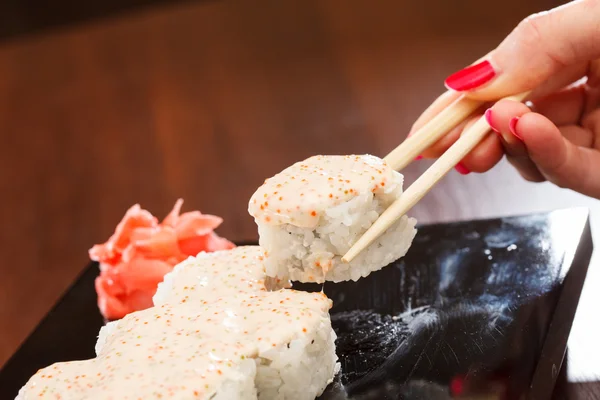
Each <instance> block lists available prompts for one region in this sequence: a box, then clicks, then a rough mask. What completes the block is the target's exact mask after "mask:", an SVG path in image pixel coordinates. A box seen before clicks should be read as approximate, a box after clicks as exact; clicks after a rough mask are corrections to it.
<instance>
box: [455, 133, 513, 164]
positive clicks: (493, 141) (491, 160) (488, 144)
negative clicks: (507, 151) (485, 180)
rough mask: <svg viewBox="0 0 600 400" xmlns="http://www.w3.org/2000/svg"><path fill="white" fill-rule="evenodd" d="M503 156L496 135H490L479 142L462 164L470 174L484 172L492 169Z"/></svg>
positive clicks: (500, 144)
mask: <svg viewBox="0 0 600 400" xmlns="http://www.w3.org/2000/svg"><path fill="white" fill-rule="evenodd" d="M503 156H504V150H503V148H502V143H501V141H500V139H499V138H498V135H497V134H495V133H494V134H490V135H488V136H487V137H486V138H485V139H483V140H482V141H481V143H479V144H478V145H477V146H476V147H475V148H474V149H473V150H472V151H471V152H470V153H469V154H468V155H467V156H466V157H465V158H464V159H463V160H462V163H463V164H464V165H465V166H466V167H467V168H468V169H469V170H471V171H472V172H478V173H481V172H486V171H489V170H490V169H492V168H493V167H494V166H495V165H496V164H497V163H498V162H499V161H500V160H502V157H503Z"/></svg>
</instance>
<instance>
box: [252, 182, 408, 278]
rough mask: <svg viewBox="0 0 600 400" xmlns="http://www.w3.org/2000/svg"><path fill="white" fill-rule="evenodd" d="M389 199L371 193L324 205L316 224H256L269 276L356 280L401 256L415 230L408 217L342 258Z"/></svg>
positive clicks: (404, 252) (387, 204)
mask: <svg viewBox="0 0 600 400" xmlns="http://www.w3.org/2000/svg"><path fill="white" fill-rule="evenodd" d="M389 203H391V201H390V200H389V198H388V199H381V198H380V197H378V196H374V195H373V194H371V193H365V194H362V195H359V196H357V197H355V198H353V199H352V200H350V201H348V202H346V203H343V204H341V205H339V206H336V207H333V208H330V209H328V210H326V211H325V213H324V214H323V215H322V216H321V218H320V219H319V223H318V225H317V226H316V228H314V229H312V228H303V227H298V226H294V225H292V224H282V225H266V224H259V226H258V230H259V235H260V245H261V246H262V247H263V248H264V249H265V250H266V252H267V258H266V261H265V265H266V273H267V275H268V276H271V277H277V278H280V279H290V280H292V281H299V282H317V283H323V282H324V281H333V282H340V281H346V280H353V281H357V280H358V279H360V278H362V277H365V276H367V275H369V274H370V273H371V272H373V271H377V270H379V269H381V268H383V267H384V266H386V265H388V264H390V263H391V262H393V261H395V260H397V259H398V258H400V257H402V256H404V255H405V254H406V252H407V251H408V249H409V247H410V245H411V243H412V240H413V238H414V237H415V235H416V229H415V225H416V220H415V219H413V218H409V217H407V216H404V217H402V218H401V219H400V220H398V221H397V222H396V223H394V224H393V225H392V226H391V227H390V228H389V229H388V230H387V231H386V232H385V233H384V234H383V235H382V236H380V237H379V238H378V239H377V240H376V241H375V242H374V243H373V244H371V245H370V246H369V247H368V248H367V249H365V250H364V251H363V252H362V253H361V254H359V255H358V257H356V258H355V259H354V260H352V261H351V262H350V263H343V262H342V261H341V257H342V255H344V254H345V253H346V252H347V251H348V250H349V249H350V247H351V246H352V244H353V243H355V242H356V240H358V238H360V236H361V235H362V234H363V233H364V232H366V231H367V229H368V228H369V227H370V226H371V225H372V224H373V222H375V220H376V219H377V218H378V217H379V215H380V214H381V213H383V211H384V210H385V209H386V207H387V206H389Z"/></svg>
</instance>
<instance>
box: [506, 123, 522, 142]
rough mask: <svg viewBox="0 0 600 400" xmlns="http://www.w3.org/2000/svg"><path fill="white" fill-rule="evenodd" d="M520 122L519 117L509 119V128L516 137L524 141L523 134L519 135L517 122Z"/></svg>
mask: <svg viewBox="0 0 600 400" xmlns="http://www.w3.org/2000/svg"><path fill="white" fill-rule="evenodd" d="M518 122H519V117H514V118H513V119H511V120H510V121H509V123H508V129H510V133H512V134H513V135H515V137H516V138H517V139H519V140H520V141H521V142H522V141H523V137H521V135H519V134H518V133H517V123H518Z"/></svg>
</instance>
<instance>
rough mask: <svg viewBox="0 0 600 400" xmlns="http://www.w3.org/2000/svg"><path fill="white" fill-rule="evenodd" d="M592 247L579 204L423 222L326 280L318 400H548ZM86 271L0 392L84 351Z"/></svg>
mask: <svg viewBox="0 0 600 400" xmlns="http://www.w3.org/2000/svg"><path fill="white" fill-rule="evenodd" d="M591 252H592V242H591V234H590V231H589V226H588V214H587V211H586V210H581V209H576V210H563V211H557V212H553V213H550V214H540V215H533V216H525V217H512V218H503V219H494V220H485V221H473V222H461V223H454V224H443V225H434V226H426V227H422V228H421V229H420V231H419V233H418V235H417V237H416V239H415V242H414V244H413V246H412V248H411V250H410V251H409V253H408V254H407V256H406V257H405V258H404V259H403V260H401V261H399V262H397V263H394V264H392V265H390V266H388V267H386V268H384V269H383V270H381V271H379V272H376V273H373V274H371V275H370V276H369V277H367V278H365V279H361V280H359V281H358V282H344V283H340V284H332V283H327V284H325V285H324V290H325V293H327V295H328V296H329V297H330V298H331V299H332V300H333V302H334V308H333V310H332V322H333V326H334V329H335V331H336V333H337V334H338V340H337V352H338V355H339V357H340V362H341V365H342V372H341V374H340V375H339V376H338V377H336V380H335V382H334V383H332V384H331V385H330V386H329V387H328V389H327V390H326V392H325V393H324V394H323V395H322V396H321V398H322V399H361V400H362V399H431V400H435V399H450V398H483V397H475V396H485V398H498V399H500V398H502V399H516V398H521V397H523V396H526V397H528V398H536V399H544V398H550V395H551V393H552V390H553V388H554V385H555V383H556V380H557V378H558V372H559V370H560V366H561V364H562V360H563V357H564V354H565V350H566V342H567V338H568V335H569V331H570V327H571V323H572V320H573V316H574V313H575V310H576V307H577V302H578V300H579V294H580V292H581V288H582V286H583V281H584V279H585V274H586V272H587V266H588V264H589V260H590V257H591ZM95 267H96V266H94V265H93V266H92V267H91V269H89V270H88V271H86V273H84V275H82V277H81V278H80V279H79V280H78V282H76V284H75V285H74V286H73V287H72V288H71V290H70V291H69V292H68V293H67V294H66V296H65V298H64V299H63V300H62V301H61V302H60V303H59V304H58V305H57V307H55V309H54V310H53V311H52V312H51V313H50V314H49V316H48V317H47V318H46V319H45V320H44V321H43V322H42V323H41V324H40V326H39V327H38V329H37V330H36V331H35V332H34V334H33V335H32V336H31V337H30V338H29V339H28V340H27V342H26V343H25V344H24V345H23V347H22V348H21V349H20V350H19V352H17V353H16V354H15V356H14V357H13V358H12V359H11V360H10V361H9V362H8V363H7V365H6V366H5V368H4V369H3V370H2V373H0V397H1V398H14V395H15V394H16V392H17V390H18V388H19V387H20V386H22V385H23V384H24V383H25V382H26V380H27V379H28V378H29V376H31V375H32V374H33V373H35V371H36V370H37V369H38V368H40V367H43V366H46V365H48V364H50V363H52V362H55V361H65V360H72V359H81V358H88V357H93V348H94V343H95V338H96V334H97V332H98V329H99V327H100V324H101V318H100V317H99V315H98V312H97V309H96V305H95V293H94V291H93V278H94V276H95V275H96V272H95ZM90 271H91V272H90ZM295 287H296V288H304V289H305V290H321V289H322V286H317V285H295ZM567 294H568V295H567Z"/></svg>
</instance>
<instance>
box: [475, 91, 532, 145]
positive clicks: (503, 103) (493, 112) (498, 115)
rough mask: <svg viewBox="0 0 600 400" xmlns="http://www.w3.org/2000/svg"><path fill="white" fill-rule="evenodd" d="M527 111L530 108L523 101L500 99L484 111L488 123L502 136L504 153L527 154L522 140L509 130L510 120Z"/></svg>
mask: <svg viewBox="0 0 600 400" xmlns="http://www.w3.org/2000/svg"><path fill="white" fill-rule="evenodd" d="M529 112H531V110H530V109H529V108H528V107H527V106H526V105H525V104H523V103H520V102H517V101H512V100H500V101H499V102H497V103H496V104H494V105H493V106H492V107H490V108H489V109H488V110H487V111H486V113H485V117H486V119H487V122H488V124H489V125H490V127H491V128H492V129H493V130H494V131H496V132H497V133H498V134H499V135H500V136H501V137H502V140H503V144H504V147H505V150H506V154H508V155H509V156H511V157H527V156H528V154H527V148H526V147H525V145H524V143H523V141H522V140H521V139H520V138H518V137H516V136H515V135H514V134H513V132H512V131H511V129H510V121H511V120H512V119H513V118H515V117H520V116H522V115H525V114H526V113H529Z"/></svg>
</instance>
